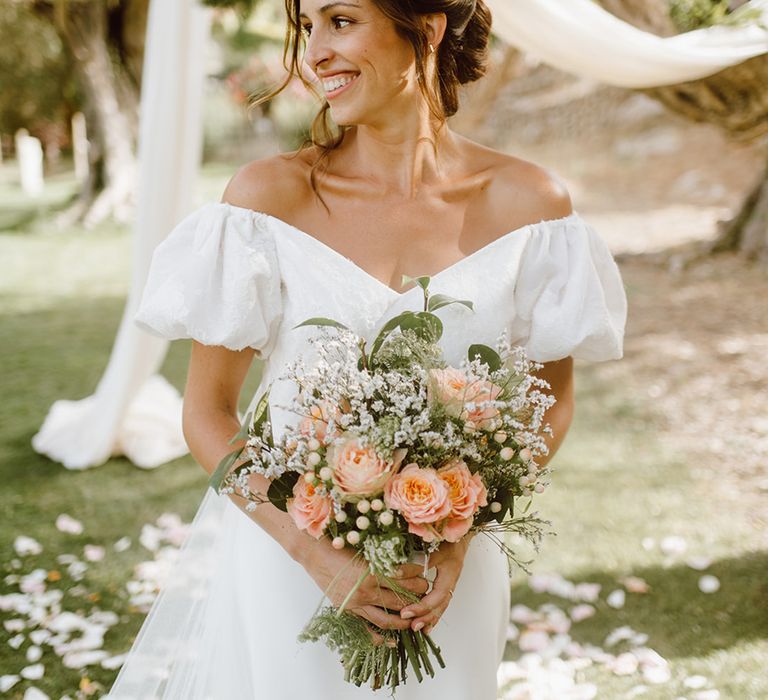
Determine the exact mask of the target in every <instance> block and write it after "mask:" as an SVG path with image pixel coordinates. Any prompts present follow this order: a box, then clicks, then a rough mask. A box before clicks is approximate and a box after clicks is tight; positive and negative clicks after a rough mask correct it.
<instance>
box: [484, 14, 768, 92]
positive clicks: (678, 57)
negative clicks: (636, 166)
mask: <svg viewBox="0 0 768 700" xmlns="http://www.w3.org/2000/svg"><path fill="white" fill-rule="evenodd" d="M486 3H487V5H488V7H489V8H490V9H491V12H492V13H493V25H494V33H495V34H496V35H497V36H498V37H499V38H500V39H503V40H504V41H506V42H507V43H509V44H512V45H513V46H517V47H519V48H520V49H521V50H523V51H525V52H527V53H530V54H532V55H534V56H536V57H537V58H539V59H541V60H542V61H543V62H544V63H548V64H550V65H552V66H554V67H555V68H559V69H560V70H563V71H566V72H568V73H575V74H577V75H580V76H583V77H586V78H592V79H594V80H597V81H599V82H603V83H608V84H609V85H616V86H618V87H626V88H649V87H659V86H661V85H674V84H676V83H682V82H686V81H688V80H695V79H698V78H704V77H706V76H708V75H712V74H714V73H717V72H719V71H721V70H722V69H724V68H727V67H728V66H732V65H735V64H737V63H741V62H743V61H746V60H747V59H749V58H753V57H755V56H760V55H762V54H764V53H768V28H763V27H760V26H759V25H758V24H757V23H751V24H749V25H747V26H743V27H728V26H715V27H707V28H705V29H697V30H695V31H691V32H686V33H684V34H678V35H677V36H673V37H663V38H662V37H658V36H656V35H655V34H651V33H649V32H644V31H642V30H640V29H637V28H636V27H633V26H632V25H630V24H628V23H626V22H623V21H622V20H620V19H619V18H618V17H616V16H615V15H612V14H611V13H610V12H608V11H607V10H604V9H603V8H602V7H600V6H599V5H598V4H597V3H596V2H594V1H593V0H514V1H512V0H486ZM747 6H748V7H752V8H757V9H760V10H761V11H762V13H763V14H762V23H763V24H765V25H768V0H752V2H749V3H747Z"/></svg>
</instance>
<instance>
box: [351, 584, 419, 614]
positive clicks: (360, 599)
mask: <svg viewBox="0 0 768 700" xmlns="http://www.w3.org/2000/svg"><path fill="white" fill-rule="evenodd" d="M356 602H357V603H358V604H363V605H375V606H377V607H379V608H387V609H389V610H397V611H398V612H399V611H400V610H402V609H403V607H404V606H406V605H408V602H409V601H408V599H407V598H406V597H405V596H403V595H401V594H399V593H397V592H396V591H392V590H390V589H389V588H384V587H378V586H377V587H375V588H373V589H372V590H370V591H369V590H364V591H358V595H357V596H356Z"/></svg>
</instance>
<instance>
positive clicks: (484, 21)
mask: <svg viewBox="0 0 768 700" xmlns="http://www.w3.org/2000/svg"><path fill="white" fill-rule="evenodd" d="M373 2H374V3H375V4H376V6H377V7H378V9H379V10H380V11H381V12H382V13H383V14H384V15H385V16H386V17H388V18H389V19H391V20H392V22H393V23H394V25H395V30H396V31H397V33H398V34H399V35H400V36H401V37H403V38H404V39H406V40H408V41H410V43H411V45H412V46H413V50H414V54H415V57H416V74H417V80H418V84H419V87H420V88H421V91H422V93H423V94H424V96H425V98H426V100H427V103H428V105H429V109H430V112H431V113H432V115H433V116H434V118H435V119H437V120H438V121H440V122H444V121H445V120H446V119H448V117H451V116H453V115H454V114H455V113H456V111H457V110H458V108H459V86H460V85H464V84H465V83H471V82H472V81H474V80H477V79H478V78H481V77H482V76H483V75H484V74H485V71H486V68H487V60H488V42H489V39H490V33H491V12H490V10H489V9H488V7H487V6H486V5H485V2H484V1H483V0H373ZM285 11H286V15H287V19H288V25H287V32H286V36H285V44H284V46H283V65H284V66H285V68H286V70H287V71H288V75H287V76H286V78H285V80H284V81H283V83H282V84H281V85H279V86H278V87H277V88H275V89H274V90H272V91H271V92H269V93H267V94H265V95H262V96H260V97H256V98H255V99H252V102H251V106H256V105H258V104H261V103H262V102H266V101H267V100H270V99H272V98H273V97H275V96H276V95H278V94H279V93H281V92H282V91H283V90H284V89H285V88H286V87H287V86H288V84H289V83H290V82H291V80H292V79H293V78H295V77H298V78H299V79H300V80H301V81H302V82H303V83H304V85H305V86H306V87H307V88H308V89H309V90H312V91H314V87H313V86H312V84H311V83H309V82H308V81H307V80H306V79H305V78H304V77H303V75H302V73H301V70H300V63H301V57H300V48H301V45H302V40H303V33H302V29H301V22H300V20H299V12H300V0H285ZM441 12H444V13H445V16H446V19H447V26H446V30H445V35H444V36H443V39H442V41H441V42H440V45H439V46H438V47H436V49H435V50H436V51H437V70H436V71H435V73H434V82H433V83H432V84H431V85H430V84H428V77H427V70H426V66H427V58H428V56H429V53H430V50H429V41H428V39H427V35H426V31H425V27H424V23H423V21H422V19H421V18H422V16H423V15H428V14H433V13H434V14H436V13H441ZM329 107H330V106H329V104H328V101H327V100H323V103H322V106H321V108H320V111H319V112H318V113H317V115H316V116H315V118H314V120H313V121H312V126H311V129H310V134H309V136H308V138H307V139H306V140H305V141H304V143H303V144H302V146H301V149H300V150H303V149H305V148H308V147H310V146H316V147H317V148H318V149H319V150H320V158H318V159H317V161H316V162H315V163H313V165H312V170H311V173H310V181H311V184H312V189H313V190H314V191H315V193H317V177H316V170H317V168H318V167H320V165H321V164H322V163H323V162H324V161H325V160H326V159H327V158H328V156H329V155H330V153H331V151H333V150H334V149H335V148H338V146H339V145H340V144H341V142H342V140H343V139H344V134H345V132H346V131H347V129H348V128H349V127H347V126H336V125H333V124H332V123H331V122H330V120H329V117H330V115H329ZM318 196H319V194H318ZM320 199H321V200H322V197H320Z"/></svg>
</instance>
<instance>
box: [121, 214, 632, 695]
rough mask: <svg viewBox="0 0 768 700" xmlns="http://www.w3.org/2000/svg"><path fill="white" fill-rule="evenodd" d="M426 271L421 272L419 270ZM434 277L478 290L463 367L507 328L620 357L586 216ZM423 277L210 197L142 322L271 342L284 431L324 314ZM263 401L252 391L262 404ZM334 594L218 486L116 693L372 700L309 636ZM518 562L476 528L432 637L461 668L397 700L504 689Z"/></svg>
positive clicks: (614, 285) (269, 363) (392, 308)
mask: <svg viewBox="0 0 768 700" xmlns="http://www.w3.org/2000/svg"><path fill="white" fill-rule="evenodd" d="M411 272H412V273H414V274H415V273H421V272H422V271H421V270H412V271H411ZM430 289H431V291H432V292H433V293H434V292H442V293H445V294H449V295H451V296H454V297H458V298H461V299H471V300H472V301H473V302H474V304H475V310H474V312H472V311H470V310H469V309H467V308H465V307H463V306H460V305H454V306H450V307H446V308H444V309H441V310H440V311H438V312H437V313H438V314H439V315H440V316H441V317H442V318H443V320H444V324H445V335H444V337H443V340H442V344H443V347H444V350H445V358H446V360H447V361H448V362H449V363H458V362H459V361H460V360H461V359H462V358H463V357H465V356H466V350H467V346H468V345H469V344H470V343H478V342H480V343H486V344H493V343H494V341H495V340H496V338H497V336H498V335H499V333H500V331H501V330H502V329H504V328H506V329H507V330H508V331H509V334H510V335H509V337H510V339H511V340H512V341H513V342H516V343H518V344H522V345H524V346H525V347H526V348H527V350H528V354H529V356H530V357H531V358H533V359H535V360H539V361H549V360H556V359H560V358H564V357H566V356H568V355H572V356H574V357H576V358H582V359H585V360H592V361H600V360H608V359H616V358H619V357H621V355H622V343H623V333H624V324H625V319H626V298H625V294H624V288H623V285H622V281H621V277H620V275H619V271H618V268H617V266H616V264H615V262H614V260H613V258H612V257H611V254H610V253H609V251H608V249H607V247H606V245H605V243H604V242H603V241H602V239H601V238H600V237H599V236H598V235H597V233H596V232H595V231H594V230H593V229H592V228H591V227H590V225H589V224H587V223H586V222H585V221H584V220H583V219H582V218H581V216H580V215H579V214H578V213H576V212H574V213H572V214H570V215H568V216H566V217H563V218H559V219H551V220H543V221H539V222H536V223H532V224H530V225H527V226H523V227H521V228H519V229H516V230H514V231H510V232H509V233H507V234H506V235H504V236H502V237H501V238H499V239H497V240H495V241H493V242H492V243H490V244H489V245H486V246H485V247H483V248H481V249H480V250H478V251H476V252H474V253H471V254H470V255H468V256H467V257H465V258H464V259H462V260H460V261H459V262H457V263H455V264H453V265H451V266H450V267H448V268H446V269H444V270H442V271H441V272H439V273H438V274H436V275H433V277H432V282H431V285H430ZM421 301H422V297H421V290H420V289H418V288H416V287H414V288H411V289H409V290H407V291H406V292H404V293H399V292H396V291H394V290H393V289H391V288H390V287H388V286H387V285H386V284H384V283H383V282H381V281H379V280H377V279H376V278H374V277H372V276H371V275H370V274H368V273H367V272H365V271H364V270H363V269H362V268H360V267H359V266H357V265H356V264H355V263H354V262H352V261H351V260H349V259H347V258H345V257H344V256H342V255H341V254H339V253H337V252H336V251H335V250H333V249H332V248H330V247H328V246H327V245H325V244H323V243H321V242H320V241H318V240H317V239H315V238H313V237H312V236H311V235H309V234H308V233H305V232H302V231H301V230H299V229H297V228H295V227H294V226H291V225H289V224H287V223H286V222H284V221H282V220H280V219H277V218H275V217H273V216H271V215H268V214H265V213H261V212H255V211H252V210H250V209H244V208H240V207H236V206H232V205H229V204H226V203H210V204H206V205H205V206H203V207H202V208H200V209H198V210H197V211H195V212H194V213H192V214H191V215H189V216H188V217H187V218H185V219H184V220H183V221H182V222H181V223H180V224H178V226H177V227H176V228H175V229H174V230H173V231H172V232H171V233H170V235H169V236H168V237H167V238H166V239H165V240H164V241H163V242H162V243H161V244H160V245H159V246H158V247H157V249H156V251H155V253H154V257H153V259H152V266H151V269H150V273H149V280H148V282H147V285H146V287H145V290H144V295H143V298H142V301H141V306H140V309H139V312H138V314H137V316H136V322H137V323H138V324H139V325H140V326H141V327H142V328H144V329H146V330H148V331H150V332H153V333H156V334H159V335H161V336H164V337H166V338H170V339H177V338H194V339H195V340H197V341H199V342H201V343H204V344H207V345H222V346H225V347H228V348H231V349H242V348H245V347H247V346H250V347H253V348H256V349H257V351H258V354H259V356H260V357H262V358H263V359H264V360H265V361H266V362H265V368H264V375H263V379H262V383H261V386H260V389H259V391H257V392H256V394H255V395H254V397H253V402H255V400H256V399H257V398H258V397H259V396H260V394H261V389H262V388H263V387H266V386H267V385H268V384H270V383H273V382H274V384H273V388H272V394H271V401H270V403H271V407H272V420H273V429H274V430H275V432H276V433H277V434H279V433H280V431H281V429H283V428H284V426H285V425H287V424H288V423H289V422H291V421H293V420H294V417H293V416H292V415H291V414H290V413H288V412H287V410H286V409H285V408H280V405H283V406H285V405H287V404H288V399H289V398H290V396H291V394H292V392H293V391H294V387H292V386H291V385H290V384H289V383H288V382H286V381H284V380H283V381H281V380H280V379H279V377H280V375H281V373H282V369H283V367H284V365H285V363H286V362H287V361H289V360H291V359H293V358H295V357H296V356H297V355H298V354H303V355H304V356H305V357H309V352H310V349H311V346H310V345H309V344H308V343H307V338H308V336H309V335H310V334H312V333H313V332H314V330H313V329H311V328H300V329H294V326H296V324H298V323H300V322H301V321H304V320H305V319H307V318H309V317H312V316H326V317H332V318H335V319H337V320H339V321H341V322H343V323H345V324H346V325H348V326H349V327H350V328H352V329H353V330H355V331H356V332H358V333H359V334H360V335H362V336H365V337H367V338H372V337H373V336H374V335H375V333H376V331H377V329H378V328H379V326H380V325H381V323H382V322H383V320H386V319H388V318H390V317H391V316H393V315H395V314H396V313H398V312H400V311H403V310H405V309H413V310H419V309H420V308H421V306H420V303H421ZM253 402H252V405H253ZM321 597H322V591H321V590H320V589H319V588H318V586H317V585H316V584H315V582H314V581H313V580H312V579H311V578H310V576H309V575H308V574H307V573H306V572H305V570H304V569H303V568H302V567H301V566H300V565H299V564H297V563H296V562H295V561H294V560H293V559H291V558H290V557H289V556H288V555H287V554H286V553H285V551H284V550H283V549H282V548H281V547H280V546H279V545H278V544H277V543H276V542H275V541H274V540H273V539H272V538H271V537H270V536H269V535H268V534H267V533H266V532H265V531H264V530H262V529H261V528H260V527H259V526H258V525H256V524H255V523H254V522H253V521H251V520H250V519H249V518H248V517H247V516H246V515H245V514H243V513H242V512H241V511H240V510H239V509H238V508H237V507H236V506H235V505H234V504H232V502H231V501H230V500H229V499H228V498H227V497H225V496H217V495H216V494H215V493H214V492H213V491H212V490H210V489H209V490H208V491H207V493H206V495H205V497H204V498H203V501H202V504H201V506H200V508H199V510H198V513H197V515H196V517H195V520H194V523H193V526H192V531H191V535H190V536H189V538H188V540H187V541H186V543H185V545H184V547H183V548H182V550H181V554H180V558H179V561H178V563H177V565H176V568H175V570H174V572H173V574H172V575H171V577H170V580H169V581H168V583H167V584H166V586H165V588H164V589H163V591H162V593H161V594H160V596H159V597H158V599H157V600H156V602H155V604H154V606H153V607H152V610H151V611H150V613H149V615H148V617H147V619H146V621H145V622H144V625H143V627H142V629H141V632H140V634H139V636H138V637H137V639H136V642H135V643H134V645H133V648H132V649H131V651H130V653H129V655H128V657H127V660H126V662H125V664H124V665H123V668H122V670H121V672H120V674H119V676H118V678H117V680H116V682H115V684H114V686H113V687H112V690H111V692H110V694H109V695H108V697H109V698H113V700H128V699H129V698H130V699H132V700H152V699H154V698H165V699H172V700H347V699H348V700H359V699H360V698H372V697H378V698H382V697H386V696H387V695H388V690H386V689H383V690H379V691H375V692H374V691H372V690H370V689H369V688H366V687H360V688H358V687H355V686H353V685H350V684H347V683H346V682H345V681H344V680H343V669H342V666H341V664H340V663H339V661H338V659H337V657H336V656H335V654H334V653H332V652H331V651H329V650H328V649H327V648H326V647H325V646H324V645H323V644H322V643H299V642H298V641H297V639H296V637H297V635H298V634H299V632H300V631H301V629H302V628H303V626H304V624H305V623H306V622H307V621H308V620H309V618H310V617H311V615H312V614H313V612H314V611H315V609H316V607H317V605H318V603H319V602H320V600H321ZM509 605H510V592H509V578H508V569H507V561H506V557H505V556H504V554H502V553H501V551H500V550H499V549H498V547H497V546H496V545H494V544H493V543H492V542H491V541H490V540H489V539H488V538H486V537H484V536H482V535H480V536H476V537H475V538H474V539H473V540H472V542H471V544H470V547H469V550H468V553H467V557H466V560H465V564H464V568H463V571H462V574H461V577H460V579H459V581H458V584H457V586H456V589H455V593H454V596H453V599H452V602H451V604H450V605H449V607H448V609H447V610H446V612H445V613H444V615H443V617H442V619H441V620H440V622H439V624H438V625H437V626H436V627H435V629H434V630H433V633H432V636H433V638H434V639H435V641H436V642H437V643H438V644H439V645H440V647H441V649H442V653H443V658H444V659H445V662H446V668H445V669H440V668H436V675H435V677H434V678H429V677H427V678H425V680H424V682H423V683H421V684H419V683H418V682H417V681H416V679H415V677H414V676H413V674H409V678H408V682H407V683H406V684H405V685H404V686H401V687H400V688H399V689H398V691H397V698H399V700H417V699H419V700H423V699H426V698H430V699H432V698H439V699H440V700H493V699H494V698H496V670H497V667H498V664H499V662H500V661H501V659H502V655H503V652H504V646H505V641H506V633H507V620H508V616H509Z"/></svg>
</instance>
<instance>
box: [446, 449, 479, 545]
mask: <svg viewBox="0 0 768 700" xmlns="http://www.w3.org/2000/svg"><path fill="white" fill-rule="evenodd" d="M437 474H438V476H439V477H440V478H441V479H442V480H443V481H444V482H445V484H446V486H447V487H448V497H449V499H450V502H451V513H450V515H449V517H448V518H446V520H445V521H444V522H443V525H442V527H441V534H442V537H443V539H445V540H447V541H448V542H458V541H459V540H460V539H461V538H462V537H464V535H466V534H467V532H468V531H469V528H470V527H472V522H473V520H474V515H475V513H476V512H477V509H478V507H479V506H487V505H488V491H487V490H486V488H485V484H484V483H483V480H482V479H481V478H480V475H479V474H473V473H472V472H470V471H469V467H467V465H466V463H465V462H464V461H463V460H460V459H455V460H452V461H451V462H449V463H448V464H446V465H445V466H442V467H440V469H438V470H437Z"/></svg>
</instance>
